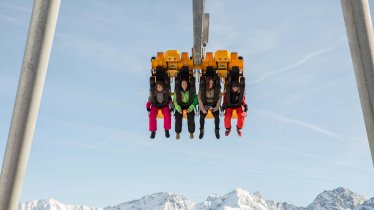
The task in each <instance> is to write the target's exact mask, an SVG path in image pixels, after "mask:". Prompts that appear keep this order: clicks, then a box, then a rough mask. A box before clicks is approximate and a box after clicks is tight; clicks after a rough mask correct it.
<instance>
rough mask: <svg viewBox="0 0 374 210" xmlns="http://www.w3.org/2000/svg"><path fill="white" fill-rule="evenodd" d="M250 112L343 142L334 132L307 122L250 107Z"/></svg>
mask: <svg viewBox="0 0 374 210" xmlns="http://www.w3.org/2000/svg"><path fill="white" fill-rule="evenodd" d="M252 110H253V113H255V114H258V115H261V116H264V117H267V118H269V119H273V120H277V121H281V122H285V123H289V124H293V125H297V126H300V127H303V128H306V129H309V130H312V131H315V132H317V133H320V134H323V135H325V136H328V137H331V138H333V139H335V140H339V141H343V137H342V136H340V135H338V134H336V133H334V132H331V131H328V130H326V129H324V128H321V127H319V126H317V125H314V124H311V123H308V122H304V121H301V120H296V119H292V118H288V117H285V116H282V115H279V114H275V113H271V112H268V111H264V110H260V109H257V108H253V107H252Z"/></svg>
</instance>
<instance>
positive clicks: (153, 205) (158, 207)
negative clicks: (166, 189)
mask: <svg viewBox="0 0 374 210" xmlns="http://www.w3.org/2000/svg"><path fill="white" fill-rule="evenodd" d="M140 209H152V210H193V209H194V203H193V202H192V201H190V200H188V199H187V198H185V197H183V196H181V195H176V194H171V193H155V194H152V195H146V196H144V197H142V198H141V199H139V200H133V201H129V202H126V203H122V204H119V205H116V206H110V207H106V208H104V210H140Z"/></svg>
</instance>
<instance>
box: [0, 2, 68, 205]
mask: <svg viewBox="0 0 374 210" xmlns="http://www.w3.org/2000/svg"><path fill="white" fill-rule="evenodd" d="M60 2H61V0H35V1H34V6H33V10H32V16H31V21H30V27H29V32H28V38H27V42H26V48H25V53H24V57H23V64H22V70H21V75H20V79H19V83H18V89H17V96H16V101H15V105H14V110H13V116H12V122H11V125H10V129H9V135H8V143H7V146H6V151H5V155H4V160H3V166H2V170H1V176H0V210H17V208H18V204H19V198H20V194H21V190H22V185H23V179H24V176H25V171H26V167H27V162H28V158H29V153H30V149H31V143H32V139H33V135H34V130H35V124H36V119H37V116H38V112H39V106H40V100H41V97H42V92H43V86H44V80H45V76H46V73H47V67H48V61H49V56H50V52H51V47H52V41H53V36H54V33H55V28H56V22H57V16H58V12H59V7H60Z"/></svg>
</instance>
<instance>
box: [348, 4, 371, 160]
mask: <svg viewBox="0 0 374 210" xmlns="http://www.w3.org/2000/svg"><path fill="white" fill-rule="evenodd" d="M341 4H342V8H343V15H344V21H345V27H346V30H347V34H348V39H349V47H350V49H351V56H352V61H353V66H354V71H355V75H356V81H357V87H358V92H359V95H360V101H361V107H362V112H363V114H364V120H365V125H366V132H367V136H368V140H369V146H370V150H371V157H372V161H373V164H374V51H373V50H374V37H373V25H372V22H371V15H370V10H369V2H368V0H341Z"/></svg>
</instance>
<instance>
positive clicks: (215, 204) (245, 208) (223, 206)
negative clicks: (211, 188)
mask: <svg viewBox="0 0 374 210" xmlns="http://www.w3.org/2000/svg"><path fill="white" fill-rule="evenodd" d="M236 209H241V210H250V209H255V210H266V209H274V210H275V209H279V210H283V209H290V210H291V209H292V210H293V209H297V207H296V206H294V205H290V204H287V203H279V202H274V201H266V200H264V199H263V198H262V196H261V195H260V194H259V193H249V192H247V191H245V190H243V189H241V188H237V189H235V190H233V191H231V192H230V193H228V194H226V195H224V196H222V197H219V196H216V195H211V196H209V197H208V198H207V200H206V201H205V202H203V203H199V204H197V205H196V210H236Z"/></svg>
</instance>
